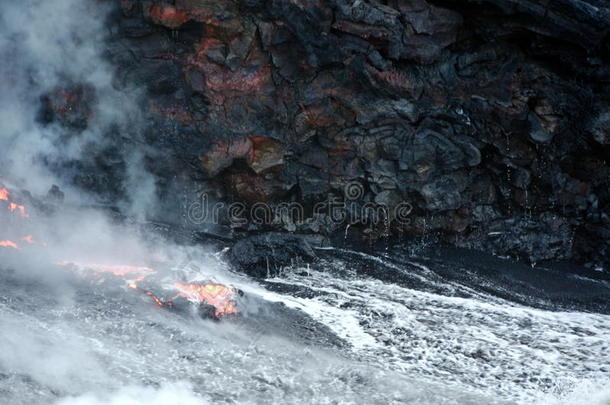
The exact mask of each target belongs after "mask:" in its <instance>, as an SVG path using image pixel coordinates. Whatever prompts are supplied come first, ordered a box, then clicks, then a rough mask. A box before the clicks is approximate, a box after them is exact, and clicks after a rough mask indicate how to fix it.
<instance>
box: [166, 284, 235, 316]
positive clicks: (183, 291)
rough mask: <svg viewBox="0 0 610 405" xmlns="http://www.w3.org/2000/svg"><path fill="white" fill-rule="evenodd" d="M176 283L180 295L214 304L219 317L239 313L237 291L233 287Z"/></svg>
mask: <svg viewBox="0 0 610 405" xmlns="http://www.w3.org/2000/svg"><path fill="white" fill-rule="evenodd" d="M174 285H175V286H176V287H177V288H178V290H179V291H180V292H179V293H178V295H179V296H182V297H184V298H186V299H188V300H190V301H195V302H198V303H205V304H208V305H211V306H213V307H214V308H215V312H214V315H216V317H217V318H221V317H223V316H225V315H232V314H236V313H237V304H236V303H235V299H234V298H235V295H236V291H235V289H233V288H231V287H227V286H225V285H222V284H215V283H205V284H198V283H193V284H182V283H174Z"/></svg>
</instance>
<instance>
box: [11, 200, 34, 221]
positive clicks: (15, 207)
mask: <svg viewBox="0 0 610 405" xmlns="http://www.w3.org/2000/svg"><path fill="white" fill-rule="evenodd" d="M8 209H9V211H10V212H15V211H17V212H19V215H21V216H22V217H23V218H29V217H30V216H29V215H28V214H27V213H26V212H25V207H24V206H23V205H19V204H15V203H13V202H12V203H10V204H9V206H8Z"/></svg>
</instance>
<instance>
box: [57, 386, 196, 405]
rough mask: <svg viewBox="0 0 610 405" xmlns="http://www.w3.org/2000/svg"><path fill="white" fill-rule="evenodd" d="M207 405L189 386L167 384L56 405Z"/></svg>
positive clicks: (75, 398) (70, 399)
mask: <svg viewBox="0 0 610 405" xmlns="http://www.w3.org/2000/svg"><path fill="white" fill-rule="evenodd" d="M167 404H180V405H206V404H208V402H207V401H204V400H203V399H202V398H200V397H198V396H196V395H195V394H194V393H193V391H192V388H191V387H190V386H189V385H188V384H184V383H175V384H165V385H163V386H161V387H160V388H158V389H155V388H151V387H138V386H133V387H126V388H123V389H121V390H120V391H118V392H116V393H114V394H112V395H105V396H98V395H95V394H87V395H83V396H80V397H74V398H67V399H64V400H61V401H59V402H57V404H56V405H167Z"/></svg>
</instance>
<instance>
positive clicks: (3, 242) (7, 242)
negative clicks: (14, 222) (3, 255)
mask: <svg viewBox="0 0 610 405" xmlns="http://www.w3.org/2000/svg"><path fill="white" fill-rule="evenodd" d="M0 247H9V248H13V249H19V245H17V244H16V243H15V242H13V241H10V240H0Z"/></svg>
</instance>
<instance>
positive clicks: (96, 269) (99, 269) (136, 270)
mask: <svg viewBox="0 0 610 405" xmlns="http://www.w3.org/2000/svg"><path fill="white" fill-rule="evenodd" d="M57 264H58V265H59V266H68V265H73V266H75V267H77V268H78V269H84V270H87V271H91V272H93V273H92V274H97V275H98V276H99V277H96V279H95V281H97V282H102V281H104V279H103V277H102V276H101V275H102V274H103V273H111V274H114V275H115V276H117V277H120V278H122V279H123V280H125V281H128V282H135V281H142V280H144V279H145V278H146V276H148V275H150V274H152V273H154V272H155V271H154V270H153V269H151V268H150V267H138V266H121V265H118V266H117V265H103V264H82V263H73V262H68V261H64V262H59V263H57Z"/></svg>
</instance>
